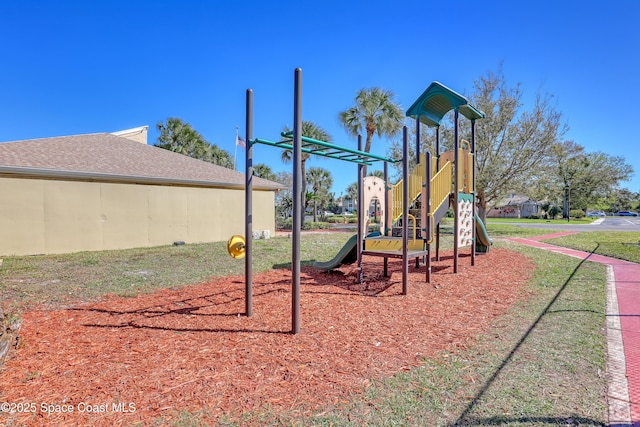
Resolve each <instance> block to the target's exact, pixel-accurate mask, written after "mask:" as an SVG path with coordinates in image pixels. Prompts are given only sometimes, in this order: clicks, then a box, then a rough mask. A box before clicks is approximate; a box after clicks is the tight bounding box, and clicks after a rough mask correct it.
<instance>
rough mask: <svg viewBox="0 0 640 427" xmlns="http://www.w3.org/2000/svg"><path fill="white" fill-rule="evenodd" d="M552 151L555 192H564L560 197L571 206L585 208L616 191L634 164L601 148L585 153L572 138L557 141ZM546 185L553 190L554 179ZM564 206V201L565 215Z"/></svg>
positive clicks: (631, 171)
mask: <svg viewBox="0 0 640 427" xmlns="http://www.w3.org/2000/svg"><path fill="white" fill-rule="evenodd" d="M553 153H554V161H555V165H554V169H555V171H556V174H555V176H554V177H555V179H554V181H553V182H555V183H556V185H555V189H556V192H563V198H564V199H565V200H570V201H571V208H572V209H581V210H584V211H586V210H587V209H588V208H589V207H594V206H597V205H598V204H599V202H600V201H601V200H602V199H604V198H606V197H608V196H609V195H610V194H614V193H616V191H617V189H618V187H619V184H620V182H621V181H626V180H628V179H629V178H630V177H631V175H632V174H633V167H632V166H631V165H629V164H627V163H626V162H625V160H624V158H622V157H616V156H610V155H608V154H606V153H602V152H595V153H587V152H586V151H585V149H584V147H582V146H581V145H579V144H576V143H575V142H573V141H563V142H561V143H558V144H556V145H555V146H554V149H553ZM548 187H549V191H550V192H552V191H553V189H554V186H553V183H550V184H549V185H548ZM567 209H568V206H567V204H566V203H565V211H564V215H565V217H566V215H567Z"/></svg>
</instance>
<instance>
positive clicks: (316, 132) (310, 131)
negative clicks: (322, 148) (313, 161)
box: [282, 120, 332, 225]
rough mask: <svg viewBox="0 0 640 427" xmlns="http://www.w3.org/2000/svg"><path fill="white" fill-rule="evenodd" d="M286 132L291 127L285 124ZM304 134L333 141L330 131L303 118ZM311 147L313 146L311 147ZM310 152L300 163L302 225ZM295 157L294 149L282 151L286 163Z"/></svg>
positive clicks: (320, 139)
mask: <svg viewBox="0 0 640 427" xmlns="http://www.w3.org/2000/svg"><path fill="white" fill-rule="evenodd" d="M284 131H285V132H291V129H289V128H288V127H286V126H285V128H284ZM301 131H302V136H306V137H307V138H312V139H317V140H319V141H324V142H331V140H332V138H331V135H329V133H328V132H327V131H326V130H324V129H322V128H321V127H320V126H318V125H317V124H315V123H314V122H310V121H306V120H303V121H302V129H301ZM310 148H311V147H310ZM309 157H310V154H309V153H302V158H301V159H300V163H301V167H300V169H301V170H300V174H301V176H302V191H301V194H300V196H301V197H300V206H301V207H302V213H301V216H302V218H301V223H300V225H303V224H304V208H305V206H306V205H307V201H306V189H307V170H306V165H305V163H306V161H307V160H308V159H309ZM292 159H293V151H292V150H284V151H283V152H282V161H283V162H285V163H288V162H290V161H291V160H292Z"/></svg>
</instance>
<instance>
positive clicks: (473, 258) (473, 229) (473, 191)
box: [471, 120, 478, 266]
mask: <svg viewBox="0 0 640 427" xmlns="http://www.w3.org/2000/svg"><path fill="white" fill-rule="evenodd" d="M471 173H472V174H473V177H472V180H471V182H472V184H471V185H472V186H473V187H472V188H471V219H472V220H471V224H472V226H471V265H472V266H474V265H476V239H477V238H478V236H477V233H476V226H477V222H478V218H477V217H476V214H477V211H476V121H475V120H471Z"/></svg>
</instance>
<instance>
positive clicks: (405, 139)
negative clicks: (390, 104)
mask: <svg viewBox="0 0 640 427" xmlns="http://www.w3.org/2000/svg"><path fill="white" fill-rule="evenodd" d="M402 152H403V153H404V155H403V156H402V157H403V158H402V295H407V294H408V293H409V259H408V258H407V257H408V254H407V252H408V251H407V249H408V248H407V246H408V245H409V135H408V132H407V127H406V126H404V127H403V128H402Z"/></svg>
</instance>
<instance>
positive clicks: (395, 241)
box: [229, 68, 491, 334]
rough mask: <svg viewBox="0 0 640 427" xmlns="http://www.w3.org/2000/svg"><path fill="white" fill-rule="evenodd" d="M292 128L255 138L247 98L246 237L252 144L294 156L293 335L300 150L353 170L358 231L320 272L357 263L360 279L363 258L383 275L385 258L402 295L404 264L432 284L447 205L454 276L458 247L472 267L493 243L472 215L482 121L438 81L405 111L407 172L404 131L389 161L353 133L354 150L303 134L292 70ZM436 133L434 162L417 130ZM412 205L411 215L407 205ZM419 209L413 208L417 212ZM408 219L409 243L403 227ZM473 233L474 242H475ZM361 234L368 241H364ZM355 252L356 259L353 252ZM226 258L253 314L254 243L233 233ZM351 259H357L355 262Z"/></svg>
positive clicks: (298, 86) (298, 81)
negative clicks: (395, 261)
mask: <svg viewBox="0 0 640 427" xmlns="http://www.w3.org/2000/svg"><path fill="white" fill-rule="evenodd" d="M452 109H453V110H454V114H455V116H454V144H455V146H454V148H453V149H452V150H451V151H449V152H446V153H443V154H442V155H441V154H440V142H439V135H440V133H439V131H440V128H439V126H440V122H441V121H442V119H443V117H444V116H445V114H447V113H448V112H449V111H451V110H452ZM460 113H462V114H463V115H464V116H465V117H466V118H467V119H469V120H470V122H471V142H469V143H467V149H466V150H465V149H462V148H460V145H461V144H460V138H459V114H460ZM293 116H294V120H293V122H294V125H293V132H289V133H282V135H281V136H282V137H283V139H282V140H281V141H277V142H276V141H270V140H267V139H261V138H254V137H253V91H252V90H251V89H248V90H247V93H246V127H245V131H246V137H245V141H246V151H245V168H246V169H245V217H246V222H245V236H252V235H253V229H252V217H253V212H252V201H251V197H252V178H253V146H254V145H255V144H263V145H268V146H272V147H278V148H280V149H287V150H292V153H293V162H292V163H293V217H292V220H293V226H292V235H291V238H292V259H291V276H292V278H291V280H292V302H291V316H292V318H291V322H292V328H291V332H292V333H294V334H296V333H298V332H299V331H300V230H301V211H300V209H301V208H300V198H301V193H302V190H303V189H302V188H301V183H302V177H301V169H302V168H301V158H302V153H303V152H304V153H309V154H314V155H317V156H322V157H327V158H333V159H337V160H341V161H347V162H351V163H356V164H357V165H358V207H357V212H358V233H357V236H354V237H352V238H351V239H350V240H349V241H348V242H347V244H345V246H344V247H343V249H342V250H341V251H340V252H339V254H338V255H337V256H336V257H335V258H334V259H333V260H331V261H328V262H326V263H317V264H316V266H317V267H319V268H325V269H332V268H336V267H337V266H338V265H340V264H343V263H351V262H354V261H355V262H357V272H358V273H357V276H358V278H357V280H358V283H360V282H361V281H362V273H363V255H369V256H377V257H383V258H384V274H385V276H387V275H388V268H387V267H388V258H399V259H401V260H402V265H403V267H402V293H403V294H404V295H406V294H407V293H408V271H409V268H408V266H409V260H410V259H414V258H415V260H416V265H418V264H419V260H420V258H424V259H425V263H426V267H427V268H426V281H427V282H429V281H430V280H431V245H432V244H433V243H434V241H435V245H436V257H437V258H438V257H439V236H440V227H439V223H440V220H441V219H442V218H443V217H444V216H445V214H446V212H447V211H448V209H449V207H450V206H451V207H452V208H453V211H454V218H455V222H454V236H455V238H454V250H453V252H454V256H453V262H454V266H453V268H454V273H457V272H458V253H459V249H460V248H461V247H466V246H470V247H471V265H475V255H476V251H479V252H486V251H488V249H489V247H490V245H491V240H490V239H489V238H488V236H487V235H486V230H485V229H484V226H483V225H482V222H481V221H480V220H479V219H478V218H477V216H476V214H475V194H474V192H475V173H474V169H475V163H474V151H475V121H476V120H477V119H481V118H483V117H484V113H482V112H481V111H479V110H477V109H476V108H475V107H473V106H472V105H471V104H469V102H468V100H467V99H466V98H464V97H463V96H462V95H460V94H458V93H456V92H454V91H452V90H451V89H449V88H447V87H445V86H443V85H442V84H440V83H438V82H433V83H432V84H431V85H430V86H429V87H428V88H427V90H426V91H425V92H424V93H423V94H422V95H421V96H420V97H419V98H418V99H417V100H416V102H414V104H413V105H412V106H411V107H410V108H409V109H408V110H407V116H409V117H413V118H415V120H416V150H415V152H416V157H417V159H418V160H419V161H418V164H417V166H416V167H415V168H414V170H413V171H412V172H411V173H409V160H408V153H409V147H408V139H409V138H408V131H407V127H406V126H405V127H404V128H403V156H402V159H392V158H387V157H384V156H378V155H375V154H371V153H367V152H364V151H362V137H361V136H360V135H359V136H358V138H357V139H358V148H357V150H354V149H350V148H346V147H341V146H338V145H335V144H332V143H328V142H325V141H319V140H315V139H312V138H308V137H305V136H302V134H301V129H302V70H301V69H299V68H298V69H296V70H295V76H294V114H293ZM421 124H426V125H427V126H431V127H435V128H436V132H435V135H436V141H435V144H434V145H435V162H434V161H433V159H432V155H431V152H427V153H425V154H421V151H420V125H421ZM400 161H402V162H403V167H402V171H403V177H402V180H401V181H400V182H399V183H398V184H396V185H395V186H393V188H392V187H391V186H389V185H388V182H389V179H388V164H390V163H397V162H400ZM374 162H383V166H384V180H380V179H379V178H376V177H366V178H365V177H364V176H363V166H364V165H373V163H374ZM374 198H375V199H377V200H378V201H379V203H380V211H381V230H380V233H377V234H376V233H373V234H367V231H368V219H369V217H370V215H369V205H370V202H371V201H372V200H373V199H374ZM410 206H413V207H414V209H412V212H411V213H410V212H409V207H410ZM417 206H419V208H416V207H417ZM410 221H411V222H412V230H411V240H409V235H410V233H409V222H410ZM478 234H479V235H480V236H479V237H480V239H478ZM365 236H366V237H365ZM474 243H475V244H474ZM354 251H355V254H354ZM229 253H230V254H231V255H232V256H233V257H234V258H240V257H242V256H244V257H245V314H246V315H247V316H251V315H252V300H253V298H252V294H253V289H252V287H253V285H252V261H253V256H252V239H251V238H246V241H245V240H244V239H242V237H241V236H233V237H232V238H231V239H230V241H229ZM354 255H355V257H354Z"/></svg>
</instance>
